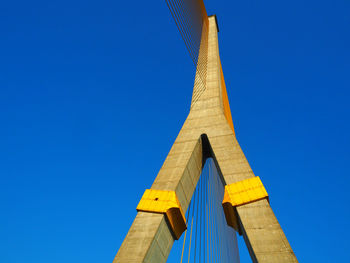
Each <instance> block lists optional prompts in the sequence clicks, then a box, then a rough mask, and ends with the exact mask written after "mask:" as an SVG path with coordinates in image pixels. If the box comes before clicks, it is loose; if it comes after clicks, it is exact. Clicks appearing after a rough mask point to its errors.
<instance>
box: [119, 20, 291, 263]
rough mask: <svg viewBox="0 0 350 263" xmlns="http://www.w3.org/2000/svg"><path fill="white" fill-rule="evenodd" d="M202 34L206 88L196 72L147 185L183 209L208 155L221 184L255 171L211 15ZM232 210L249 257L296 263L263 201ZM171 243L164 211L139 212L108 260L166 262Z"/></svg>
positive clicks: (274, 218)
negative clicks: (235, 117) (182, 113)
mask: <svg viewBox="0 0 350 263" xmlns="http://www.w3.org/2000/svg"><path fill="white" fill-rule="evenodd" d="M204 39H205V41H207V43H206V45H205V48H204V49H203V50H205V51H206V52H205V53H206V54H201V55H202V56H207V58H206V61H207V69H206V80H205V81H206V85H205V89H203V88H202V87H203V85H198V82H199V81H203V80H202V79H200V77H199V74H198V73H197V74H196V79H195V84H194V90H193V98H192V104H191V110H190V113H189V115H188V117H187V119H186V121H185V123H184V125H183V127H182V129H181V130H180V132H179V135H178V137H177V138H176V140H175V142H174V144H173V146H172V148H171V150H170V152H169V154H168V156H167V158H166V160H165V161H164V164H163V166H162V168H161V169H160V171H159V173H158V175H157V177H156V179H155V181H154V183H153V185H152V189H155V190H171V191H175V192H176V195H177V197H178V199H179V202H180V204H181V207H182V209H183V211H186V210H187V207H188V205H189V203H190V200H191V198H192V195H193V192H194V190H195V187H196V185H197V182H198V179H199V176H200V174H201V171H202V168H203V166H204V162H205V159H206V158H208V157H212V158H213V159H214V162H215V163H216V166H217V169H218V171H219V173H220V174H221V175H222V177H223V178H224V181H225V183H226V184H231V183H235V182H238V181H241V180H244V179H247V178H250V177H253V176H254V173H253V171H252V169H251V168H250V166H249V163H248V161H247V159H246V158H245V156H244V154H243V152H242V150H241V147H240V146H239V144H238V142H237V140H236V137H235V134H234V130H233V125H232V120H230V119H229V118H231V113H230V112H228V111H229V106H228V100H227V94H226V88H225V83H224V81H223V74H222V69H221V62H220V57H219V48H218V32H217V25H216V20H215V17H209V31H208V36H207V37H206V38H204ZM202 53H203V52H202ZM197 71H198V69H197ZM194 98H195V99H194ZM203 135H205V136H203ZM237 213H238V217H239V219H238V220H239V224H240V226H241V229H242V232H243V236H244V239H245V241H246V244H247V246H248V249H249V251H250V254H251V257H252V260H253V262H264V263H273V262H298V261H297V259H296V257H295V255H294V253H293V251H292V249H291V247H290V245H289V243H288V241H287V239H286V237H285V235H284V233H283V231H282V229H281V227H280V225H279V223H278V221H277V219H276V217H275V215H274V213H273V211H272V209H271V207H270V205H269V203H268V202H267V201H266V200H260V201H257V202H253V203H250V204H246V205H242V206H239V207H238V208H237ZM173 242H174V237H173V235H172V233H171V230H170V228H169V226H168V223H167V220H166V218H165V216H164V215H163V214H156V213H148V212H138V213H137V215H136V218H135V220H134V222H133V224H132V226H131V228H130V230H129V232H128V234H127V236H126V238H125V240H124V242H123V243H122V245H121V247H120V249H119V251H118V253H117V255H116V257H115V259H114V261H113V262H114V263H117V262H118V263H124V262H125V263H126V262H128V263H134V262H135V263H136V262H157V263H158V262H166V259H167V257H168V255H169V253H170V249H171V247H172V245H173Z"/></svg>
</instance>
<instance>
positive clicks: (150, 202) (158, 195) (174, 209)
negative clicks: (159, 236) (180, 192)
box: [136, 189, 187, 239]
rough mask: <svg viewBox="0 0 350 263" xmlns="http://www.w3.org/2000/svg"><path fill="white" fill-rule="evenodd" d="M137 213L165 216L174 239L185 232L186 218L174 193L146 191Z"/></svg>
mask: <svg viewBox="0 0 350 263" xmlns="http://www.w3.org/2000/svg"><path fill="white" fill-rule="evenodd" d="M136 210H137V211H142V212H152V213H161V214H165V215H166V217H167V219H168V222H169V224H170V227H171V230H172V231H173V234H174V236H175V238H176V239H179V238H180V237H181V235H182V233H183V232H184V231H185V230H186V228H187V227H186V218H185V215H184V213H183V211H182V208H181V206H180V202H179V200H178V199H177V196H176V193H175V191H165V190H153V189H147V190H146V191H145V192H144V194H143V196H142V198H141V200H140V202H139V204H138V205H137V208H136Z"/></svg>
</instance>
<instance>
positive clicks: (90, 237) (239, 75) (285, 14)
mask: <svg viewBox="0 0 350 263" xmlns="http://www.w3.org/2000/svg"><path fill="white" fill-rule="evenodd" d="M205 3H206V6H207V10H208V13H209V14H213V13H216V14H217V15H218V20H219V26H220V33H219V44H220V53H221V58H222V64H223V70H224V74H225V80H226V85H227V89H228V95H229V100H230V104H231V111H232V116H233V121H234V124H235V129H236V134H237V138H238V140H239V142H240V144H241V147H242V149H243V151H244V153H245V154H246V156H247V158H248V161H249V162H250V164H251V166H252V168H253V170H254V172H255V174H256V175H258V176H260V177H261V178H262V180H263V182H264V185H265V186H266V188H267V190H268V192H269V194H270V202H271V206H272V208H273V209H274V211H275V214H276V216H277V218H278V220H279V221H280V224H281V226H282V227H283V229H284V231H285V233H286V235H287V238H288V239H289V241H290V243H291V245H292V247H293V249H294V251H295V253H296V255H297V257H298V259H299V260H300V262H327V263H328V262H345V261H347V260H348V239H347V237H348V236H349V235H350V232H349V221H350V212H349V201H350V198H349V183H350V179H349V157H350V139H349V132H350V124H349V114H350V107H349V96H350V91H349V87H350V77H349V70H350V34H349V29H350V1H348V0H333V1H323V0H318V1H316V0H306V1H305V0H295V1H277V0H268V1H257V0H247V1H213V0H207V1H206V2H205ZM193 79H194V67H193V65H192V64H191V60H190V58H189V56H188V54H187V53H186V49H185V46H184V44H183V43H182V40H181V37H180V34H179V33H178V32H177V28H176V26H175V23H174V22H173V20H172V18H171V15H170V12H169V11H168V9H167V6H166V4H165V1H137V2H135V1H111V0H109V1H108V0H100V1H86V0H85V1H80V0H73V1H67V0H61V1H39V0H34V1H21V0H13V1H3V2H2V4H1V7H0V149H1V150H0V179H1V181H0V182H1V183H0V208H1V210H0V211H1V212H0V262H4V263H17V262H23V261H26V262H28V263H44V262H45V263H46V262H50V263H51V262H52V263H55V262H85V263H90V262H91V263H92V262H111V261H112V260H113V258H114V256H115V254H116V252H117V250H118V248H119V246H120V244H121V242H122V240H123V238H124V237H125V235H126V233H127V231H128V229H129V227H130V225H131V222H132V220H133V218H134V216H135V215H136V211H135V207H136V205H137V203H138V201H139V199H140V198H141V195H142V193H143V191H144V189H145V188H149V187H150V186H151V184H152V182H153V180H154V178H155V176H156V175H157V172H158V170H159V169H160V167H161V165H162V162H163V161H164V159H165V157H166V155H167V153H168V151H169V150H170V147H171V145H172V143H173V141H174V140H175V138H176V135H177V133H178V131H179V130H180V128H181V126H182V124H183V121H184V120H185V118H186V116H187V113H188V110H189V106H190V100H191V92H192V84H193ZM243 254H244V253H243ZM241 262H249V260H248V259H247V257H246V256H245V255H243V256H242V261H241Z"/></svg>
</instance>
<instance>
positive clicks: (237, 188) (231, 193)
mask: <svg viewBox="0 0 350 263" xmlns="http://www.w3.org/2000/svg"><path fill="white" fill-rule="evenodd" d="M265 198H267V199H268V198H269V195H268V194H267V192H266V190H265V187H264V185H263V184H262V182H261V180H260V178H259V177H258V176H256V177H252V178H249V179H246V180H243V181H240V182H237V183H233V184H230V185H226V186H225V194H224V200H223V201H222V206H223V208H224V212H225V217H226V221H227V224H228V225H229V226H231V227H233V228H234V229H236V231H238V232H239V233H240V234H241V231H240V229H239V224H238V221H237V211H236V209H234V208H235V207H237V206H240V205H244V204H248V203H252V202H255V201H258V200H261V199H265Z"/></svg>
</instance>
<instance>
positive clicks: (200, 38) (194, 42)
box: [166, 0, 209, 105]
mask: <svg viewBox="0 0 350 263" xmlns="http://www.w3.org/2000/svg"><path fill="white" fill-rule="evenodd" d="M166 3H167V5H168V7H169V9H170V12H171V14H172V17H173V19H174V21H175V23H176V26H177V28H178V30H179V32H180V34H181V36H182V39H183V41H184V42H185V45H186V48H187V51H188V53H189V55H190V57H191V59H192V61H193V63H194V65H195V67H196V73H197V74H196V79H195V84H194V86H195V87H194V92H193V96H192V105H193V104H194V103H195V102H196V101H197V100H198V99H199V97H200V96H201V94H202V93H203V91H204V90H205V89H206V77H207V62H208V59H207V57H208V56H207V55H208V25H209V21H208V15H207V12H206V10H205V6H204V3H203V0H166Z"/></svg>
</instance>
